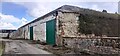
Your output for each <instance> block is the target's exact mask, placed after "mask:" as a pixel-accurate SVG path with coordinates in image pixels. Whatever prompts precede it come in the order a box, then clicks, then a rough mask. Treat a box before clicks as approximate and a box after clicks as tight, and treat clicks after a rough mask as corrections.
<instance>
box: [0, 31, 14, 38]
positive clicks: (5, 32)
mask: <svg viewBox="0 0 120 56" xmlns="http://www.w3.org/2000/svg"><path fill="white" fill-rule="evenodd" d="M14 31H16V30H13V29H1V30H0V37H8V34H9V33H11V32H14Z"/></svg>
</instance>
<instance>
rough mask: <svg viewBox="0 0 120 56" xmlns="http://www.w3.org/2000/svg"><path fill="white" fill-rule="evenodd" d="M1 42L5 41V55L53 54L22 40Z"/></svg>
mask: <svg viewBox="0 0 120 56" xmlns="http://www.w3.org/2000/svg"><path fill="white" fill-rule="evenodd" d="M1 40H2V41H5V43H6V44H5V51H4V54H52V53H50V52H47V51H44V50H42V49H39V48H36V47H33V46H31V45H29V44H28V43H25V42H23V41H22V40H9V39H1Z"/></svg>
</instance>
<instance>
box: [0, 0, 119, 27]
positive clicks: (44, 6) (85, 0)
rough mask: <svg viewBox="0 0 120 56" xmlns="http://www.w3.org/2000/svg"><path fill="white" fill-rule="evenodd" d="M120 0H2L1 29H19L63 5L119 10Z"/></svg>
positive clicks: (0, 2)
mask: <svg viewBox="0 0 120 56" xmlns="http://www.w3.org/2000/svg"><path fill="white" fill-rule="evenodd" d="M118 1H119V0H50V1H48V0H0V29H17V28H19V27H21V26H23V25H25V24H27V23H28V22H30V21H33V20H35V19H36V18H38V17H41V16H42V15H45V14H47V13H48V12H50V11H53V10H55V9H56V8H58V7H61V6H63V5H73V6H78V7H81V8H89V9H92V10H96V11H102V10H107V12H108V13H115V12H118Z"/></svg>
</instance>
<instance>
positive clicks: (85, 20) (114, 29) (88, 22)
mask: <svg viewBox="0 0 120 56" xmlns="http://www.w3.org/2000/svg"><path fill="white" fill-rule="evenodd" d="M79 32H80V33H83V34H92V33H93V34H95V35H97V36H102V35H107V36H118V19H114V18H109V17H107V18H106V17H104V16H94V15H88V14H80V16H79Z"/></svg>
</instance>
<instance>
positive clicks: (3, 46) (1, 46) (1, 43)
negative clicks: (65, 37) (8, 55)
mask: <svg viewBox="0 0 120 56" xmlns="http://www.w3.org/2000/svg"><path fill="white" fill-rule="evenodd" d="M4 48H5V45H4V42H3V41H1V42H0V56H1V55H2V54H3V51H4Z"/></svg>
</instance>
